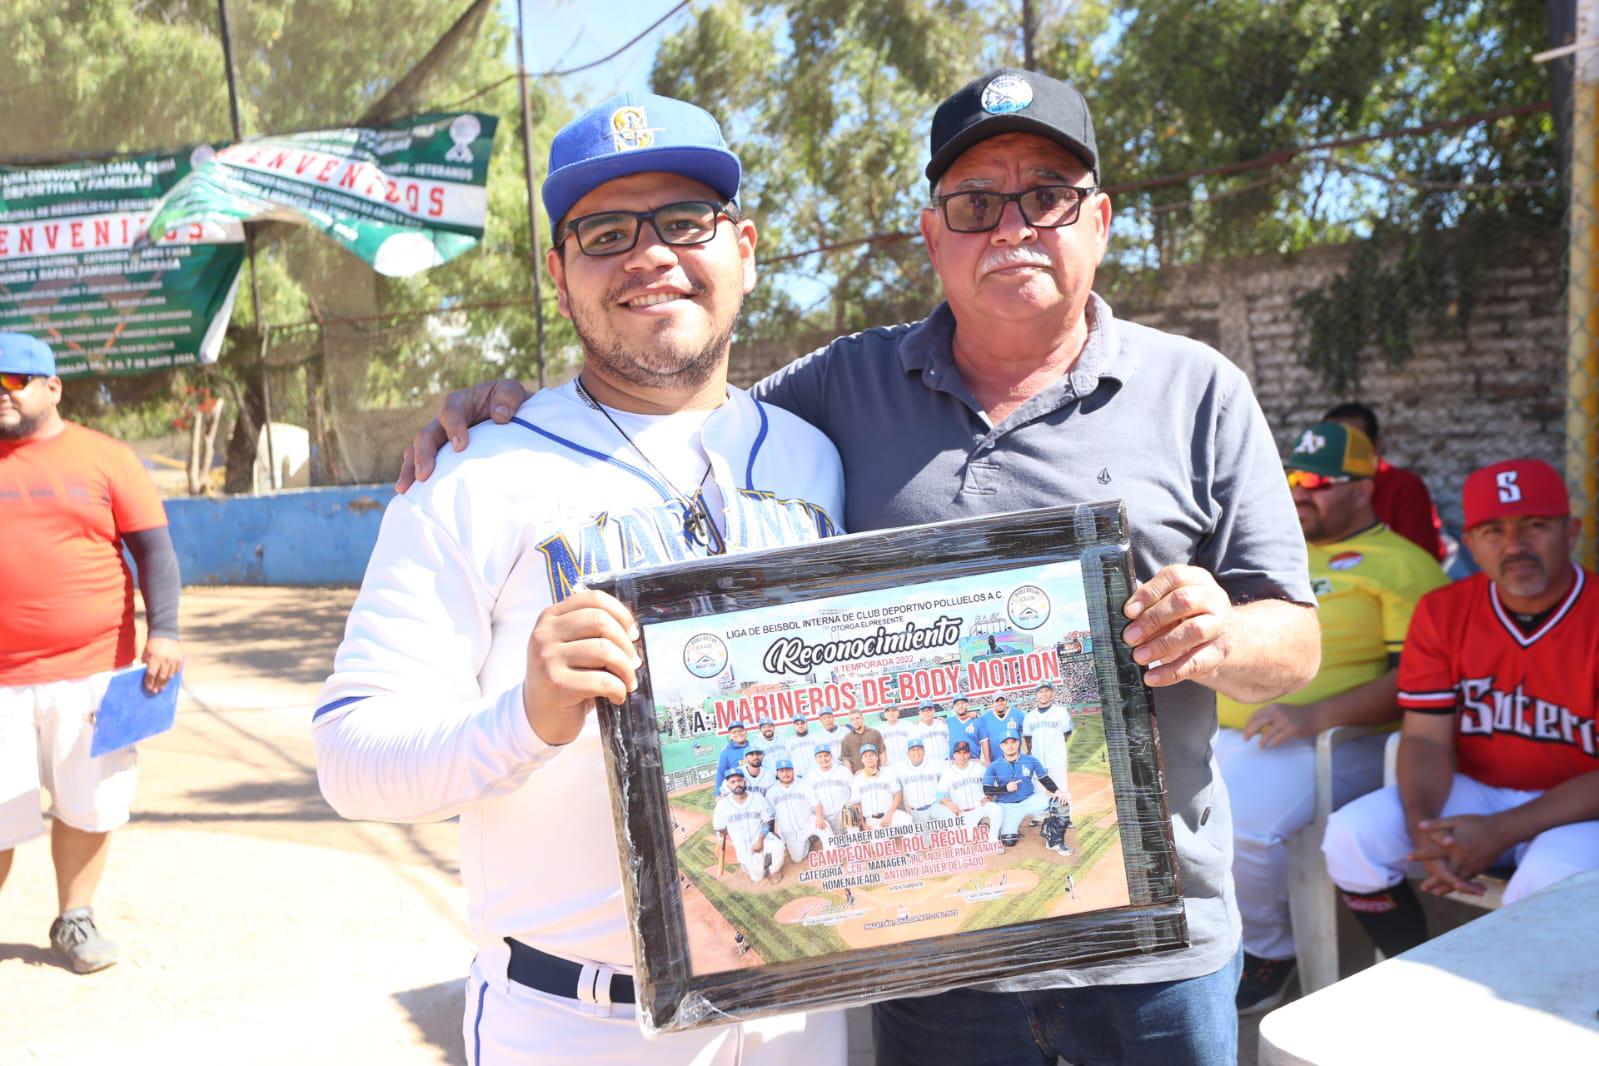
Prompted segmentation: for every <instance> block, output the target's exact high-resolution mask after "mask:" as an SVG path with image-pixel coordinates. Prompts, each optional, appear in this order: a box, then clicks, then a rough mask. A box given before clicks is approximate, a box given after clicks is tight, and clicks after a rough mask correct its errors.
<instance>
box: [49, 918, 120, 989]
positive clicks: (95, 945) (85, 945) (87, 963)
mask: <svg viewBox="0 0 1599 1066" xmlns="http://www.w3.org/2000/svg"><path fill="white" fill-rule="evenodd" d="M50 950H51V952H52V953H54V955H55V956H56V958H58V959H60V960H61V961H62V962H64V963H65V964H66V965H67V968H68V969H70V970H71V971H72V972H73V973H94V972H95V971H96V970H103V969H105V968H106V967H107V966H110V965H111V964H112V963H114V962H116V961H117V946H116V945H115V944H113V943H111V941H109V940H107V939H106V938H105V937H103V936H101V935H100V930H98V929H96V928H95V926H94V914H93V913H92V912H91V911H90V910H89V908H88V907H74V908H73V909H72V910H69V911H67V912H66V913H65V914H63V915H62V916H61V917H59V918H57V919H56V920H55V921H53V922H51V923H50Z"/></svg>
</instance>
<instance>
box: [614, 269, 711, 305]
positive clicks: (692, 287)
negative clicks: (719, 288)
mask: <svg viewBox="0 0 1599 1066" xmlns="http://www.w3.org/2000/svg"><path fill="white" fill-rule="evenodd" d="M661 284H666V285H670V286H672V287H673V288H675V289H677V290H678V291H679V292H684V293H686V294H687V295H689V296H704V295H705V294H706V293H707V292H709V291H710V289H709V288H707V287H706V286H704V285H696V284H695V283H694V282H692V281H690V280H689V279H688V277H687V276H686V275H685V276H678V277H667V278H651V279H649V280H648V281H635V282H632V283H631V284H623V285H618V286H617V287H616V288H614V289H612V290H611V291H610V292H608V293H606V294H605V298H606V300H607V301H608V302H609V303H613V304H619V303H623V302H625V301H627V300H631V299H632V298H633V297H635V296H639V295H641V294H642V293H643V292H644V290H645V289H650V288H654V287H655V286H657V285H661Z"/></svg>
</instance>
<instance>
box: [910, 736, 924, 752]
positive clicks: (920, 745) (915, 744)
mask: <svg viewBox="0 0 1599 1066" xmlns="http://www.w3.org/2000/svg"><path fill="white" fill-rule="evenodd" d="M912 748H921V749H922V750H923V751H926V750H927V746H926V745H924V744H923V743H922V742H921V741H919V740H915V739H912V740H911V742H910V743H909V744H907V745H905V750H906V751H910V750H911V749H912Z"/></svg>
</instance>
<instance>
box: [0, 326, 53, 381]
mask: <svg viewBox="0 0 1599 1066" xmlns="http://www.w3.org/2000/svg"><path fill="white" fill-rule="evenodd" d="M0 370H4V371H6V372H7V373H11V374H39V375H42V376H44V377H47V378H53V377H55V376H56V357H55V353H54V352H52V351H51V350H50V346H49V345H47V344H45V343H44V341H41V340H39V339H37V338H35V337H30V336H28V335H27V334H26V333H0Z"/></svg>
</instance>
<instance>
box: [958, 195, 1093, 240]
mask: <svg viewBox="0 0 1599 1066" xmlns="http://www.w3.org/2000/svg"><path fill="white" fill-rule="evenodd" d="M1098 191H1099V186H1097V185H1040V186H1038V187H1037V188H1033V189H1028V190H1027V191H1025V192H989V191H987V190H986V189H977V190H973V191H971V192H952V193H950V194H948V195H947V196H937V197H934V198H933V203H934V204H935V205H936V206H937V207H938V209H939V210H940V211H942V212H943V214H944V224H945V225H946V226H948V227H949V228H950V229H952V230H954V231H955V232H956V233H987V232H988V231H989V230H991V229H993V228H994V227H995V226H998V225H999V220H1000V217H1001V216H1003V215H1004V213H1005V205H1006V204H1008V203H1011V202H1013V201H1014V202H1015V204H1016V206H1017V208H1018V209H1019V210H1020V211H1021V213H1022V220H1023V221H1024V222H1026V223H1027V224H1028V225H1029V226H1032V227H1034V228H1035V229H1059V228H1060V227H1062V226H1070V225H1071V224H1072V223H1073V222H1076V221H1077V215H1078V213H1079V212H1081V210H1082V207H1083V201H1084V200H1086V199H1088V198H1089V197H1090V196H1092V195H1094V193H1096V192H1098Z"/></svg>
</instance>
